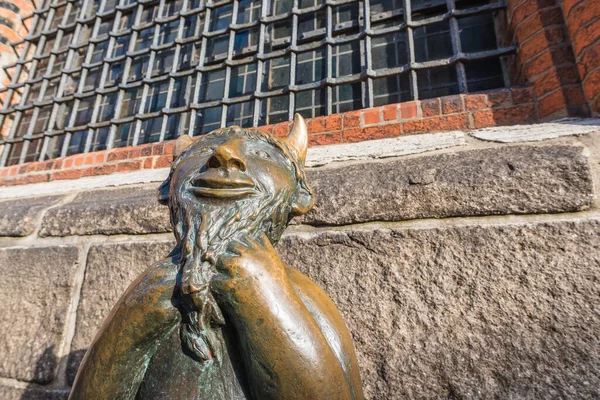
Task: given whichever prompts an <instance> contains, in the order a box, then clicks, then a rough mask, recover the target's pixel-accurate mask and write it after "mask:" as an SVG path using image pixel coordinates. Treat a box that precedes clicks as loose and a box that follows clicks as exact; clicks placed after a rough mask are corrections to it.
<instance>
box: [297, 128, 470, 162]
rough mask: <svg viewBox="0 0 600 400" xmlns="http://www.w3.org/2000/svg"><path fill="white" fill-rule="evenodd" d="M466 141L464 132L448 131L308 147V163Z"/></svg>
mask: <svg viewBox="0 0 600 400" xmlns="http://www.w3.org/2000/svg"><path fill="white" fill-rule="evenodd" d="M464 144H465V134H464V133H463V132H444V133H428V134H422V135H412V136H401V137H397V138H392V139H381V140H368V141H364V142H359V143H346V144H334V145H330V146H318V147H311V148H310V149H308V154H307V157H306V165H307V166H309V167H314V166H319V165H325V164H329V163H332V162H335V161H349V160H358V159H363V160H364V159H369V158H386V157H395V156H403V155H407V154H417V153H424V152H427V151H432V150H439V149H445V148H449V147H455V146H464Z"/></svg>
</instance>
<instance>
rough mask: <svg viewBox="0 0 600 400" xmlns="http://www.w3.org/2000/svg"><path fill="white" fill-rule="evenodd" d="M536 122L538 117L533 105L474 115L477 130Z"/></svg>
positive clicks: (487, 111) (481, 112)
mask: <svg viewBox="0 0 600 400" xmlns="http://www.w3.org/2000/svg"><path fill="white" fill-rule="evenodd" d="M536 120H537V116H536V112H535V107H534V106H533V105H523V106H516V107H508V108H500V109H496V110H486V111H480V112H475V113H473V122H474V125H475V128H484V127H487V126H496V125H514V124H519V123H526V122H535V121H536Z"/></svg>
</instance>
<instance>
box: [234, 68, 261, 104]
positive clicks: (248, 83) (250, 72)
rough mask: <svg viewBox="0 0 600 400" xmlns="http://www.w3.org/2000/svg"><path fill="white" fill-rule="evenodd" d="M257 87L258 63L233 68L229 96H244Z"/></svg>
mask: <svg viewBox="0 0 600 400" xmlns="http://www.w3.org/2000/svg"><path fill="white" fill-rule="evenodd" d="M255 89H256V64H246V65H241V66H239V67H233V68H231V83H230V87H229V97H237V96H242V95H244V94H248V93H252V92H254V90H255Z"/></svg>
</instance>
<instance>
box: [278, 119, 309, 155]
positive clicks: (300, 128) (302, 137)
mask: <svg viewBox="0 0 600 400" xmlns="http://www.w3.org/2000/svg"><path fill="white" fill-rule="evenodd" d="M283 140H284V141H285V142H286V143H287V145H288V146H289V147H290V148H292V149H293V150H294V151H295V152H296V155H297V156H298V158H299V161H301V162H302V165H304V162H305V161H306V150H307V149H308V128H307V127H306V121H304V118H303V117H302V115H300V114H296V115H295V116H294V126H293V127H292V130H291V131H290V134H289V135H288V136H287V137H286V138H284V139H283Z"/></svg>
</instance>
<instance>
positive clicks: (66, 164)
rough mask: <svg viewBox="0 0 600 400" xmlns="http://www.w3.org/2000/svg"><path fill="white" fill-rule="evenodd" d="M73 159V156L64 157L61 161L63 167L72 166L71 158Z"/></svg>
mask: <svg viewBox="0 0 600 400" xmlns="http://www.w3.org/2000/svg"><path fill="white" fill-rule="evenodd" d="M74 159H75V157H67V158H65V161H64V163H63V167H64V168H65V169H69V168H71V167H72V166H73V160H74Z"/></svg>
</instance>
